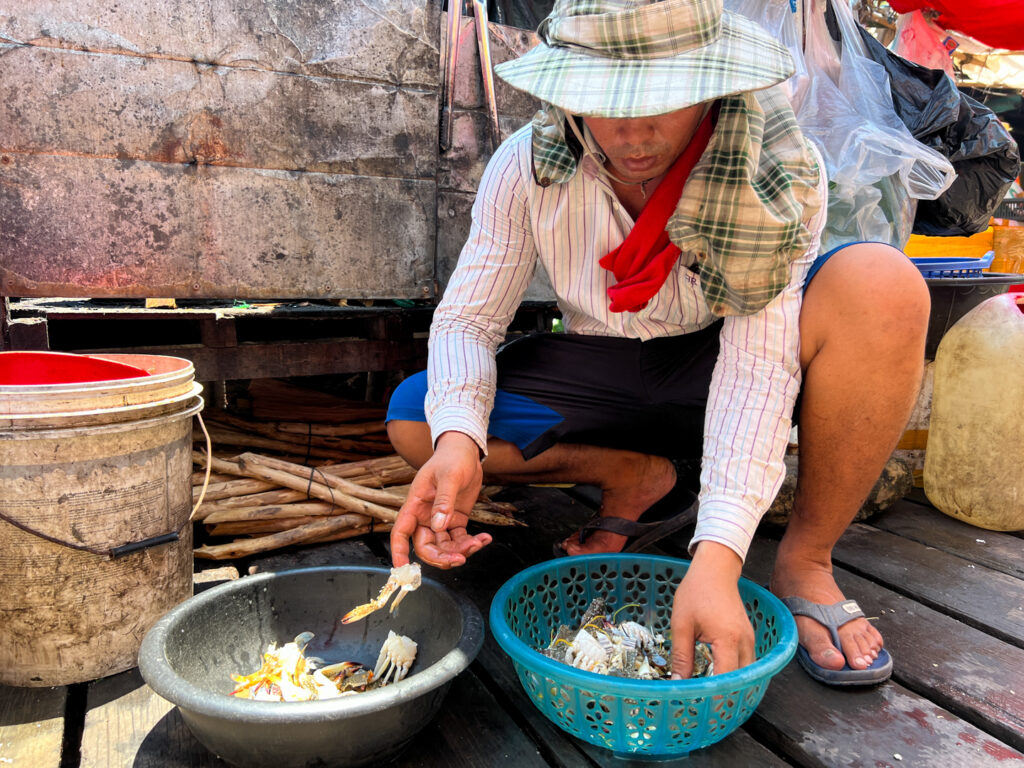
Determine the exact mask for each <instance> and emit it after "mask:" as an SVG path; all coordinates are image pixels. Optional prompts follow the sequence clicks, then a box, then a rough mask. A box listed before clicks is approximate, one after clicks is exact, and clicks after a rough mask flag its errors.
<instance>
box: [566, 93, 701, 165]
mask: <svg viewBox="0 0 1024 768" xmlns="http://www.w3.org/2000/svg"><path fill="white" fill-rule="evenodd" d="M703 114H704V105H703V104H695V105H693V106H692V107H685V108H684V109H679V110H676V111H675V112H667V113H665V114H663V115H654V116H652V117H624V118H612V117H584V118H583V121H584V122H585V123H586V124H587V127H588V128H589V129H590V132H591V133H592V134H593V135H594V139H595V140H596V141H597V143H598V144H599V145H600V147H601V150H602V151H603V152H604V154H605V155H606V156H607V158H608V161H607V163H605V165H606V167H607V168H608V170H609V171H611V173H612V174H613V175H615V176H617V177H618V178H620V179H622V180H623V181H646V180H647V179H652V178H655V177H657V176H661V175H662V174H663V173H665V171H667V170H668V169H669V167H670V166H671V165H672V163H673V162H675V160H676V158H677V157H679V155H680V153H682V151H683V150H684V149H685V148H686V145H687V144H689V142H690V138H691V137H692V136H693V134H694V131H696V130H697V124H698V123H699V122H700V119H701V116H702V115H703Z"/></svg>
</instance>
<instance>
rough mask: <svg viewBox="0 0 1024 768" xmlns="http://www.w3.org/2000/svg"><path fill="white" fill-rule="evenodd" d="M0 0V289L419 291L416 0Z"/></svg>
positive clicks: (425, 32)
mask: <svg viewBox="0 0 1024 768" xmlns="http://www.w3.org/2000/svg"><path fill="white" fill-rule="evenodd" d="M5 1H6V0H0V63H2V65H3V71H4V76H3V78H2V79H0V125H3V126H4V127H5V130H4V131H3V132H0V201H2V202H0V291H2V292H3V293H4V294H6V295H13V296H46V295H51V296H53V295H58V296H95V297H113V296H116V297H141V296H174V297H183V298H184V297H204V298H233V297H240V298H253V299H261V298H414V299H423V298H430V297H432V296H433V294H434V284H435V281H434V250H435V245H434V244H435V223H434V219H435V216H436V207H437V204H436V200H435V195H436V173H437V125H438V123H437V110H438V101H437V92H436V87H437V86H436V82H437V69H438V67H437V61H438V56H439V52H438V40H439V35H440V32H439V28H440V27H439V13H438V11H437V9H436V8H433V7H432V6H431V5H430V4H429V3H428V2H427V0H386V1H385V0H361V2H358V3H349V2H342V3H306V2H287V1H285V0H266V1H265V0H259V1H257V0H230V2H229V1H228V0H192V1H187V0H157V1H156V2H145V3H143V2H126V3H122V4H120V6H117V5H114V6H112V5H110V4H109V3H106V2H94V1H93V0H76V1H72V0H51V1H50V2H46V1H45V0H28V2H24V3H20V4H18V5H17V6H16V7H13V8H12V7H11V5H10V4H9V3H8V5H7V8H6V9H5V8H4V4H5ZM3 40H6V41H10V42H8V43H6V44H2V41H3Z"/></svg>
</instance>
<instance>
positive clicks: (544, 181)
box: [540, 176, 551, 187]
mask: <svg viewBox="0 0 1024 768" xmlns="http://www.w3.org/2000/svg"><path fill="white" fill-rule="evenodd" d="M540 185H541V186H542V187H550V186H551V179H549V178H548V177H547V176H545V177H544V178H543V179H541V180H540Z"/></svg>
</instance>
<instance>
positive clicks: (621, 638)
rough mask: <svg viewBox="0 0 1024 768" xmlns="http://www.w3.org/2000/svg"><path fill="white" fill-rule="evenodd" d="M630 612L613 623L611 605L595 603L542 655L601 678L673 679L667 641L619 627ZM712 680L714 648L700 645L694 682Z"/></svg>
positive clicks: (628, 625)
mask: <svg viewBox="0 0 1024 768" xmlns="http://www.w3.org/2000/svg"><path fill="white" fill-rule="evenodd" d="M631 607H636V606H635V604H632V603H631V604H629V605H624V606H622V608H620V609H619V610H617V611H615V612H614V613H612V614H611V615H610V617H609V611H608V605H607V603H606V602H605V601H604V600H603V599H602V598H600V597H598V598H595V599H594V600H593V601H591V603H590V605H589V606H588V608H587V610H586V612H585V613H584V614H583V619H582V620H581V621H580V625H579V627H578V628H576V629H573V628H571V627H569V626H568V625H565V624H563V625H561V626H560V627H559V628H558V631H557V632H556V633H555V636H554V638H552V640H551V642H550V643H549V644H548V646H547V648H544V649H543V650H541V653H543V654H544V655H545V656H547V657H549V658H552V659H555V660H556V661H561V662H562V663H564V664H568V665H569V666H571V667H575V668H576V669H583V670H586V671H588V672H597V673H598V674H601V675H612V676H615V677H629V678H633V679H638V680H666V679H668V678H670V677H671V675H672V663H671V658H672V657H671V654H670V653H669V649H668V644H667V642H666V640H665V637H664V636H663V635H661V634H659V633H657V632H653V631H652V630H650V629H649V628H648V627H646V626H645V625H643V624H640V623H639V622H636V621H621V622H617V621H616V618H617V617H618V615H619V613H621V612H622V611H624V610H625V609H627V608H631ZM713 674H714V664H713V662H712V659H711V646H709V645H708V644H707V643H704V642H698V643H697V644H696V647H695V651H694V660H693V674H692V676H693V677H709V676H710V675H713Z"/></svg>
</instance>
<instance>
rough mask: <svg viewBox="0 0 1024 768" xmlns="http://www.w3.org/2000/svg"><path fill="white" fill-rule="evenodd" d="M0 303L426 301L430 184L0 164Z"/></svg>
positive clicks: (134, 164)
mask: <svg viewBox="0 0 1024 768" xmlns="http://www.w3.org/2000/svg"><path fill="white" fill-rule="evenodd" d="M0 168H2V169H3V170H2V174H3V175H2V176H0V293H2V294H4V295H9V296H136V297H141V296H175V297H190V296H195V297H204V298H234V297H242V298H287V297H346V296H347V297H357V298H370V297H388V296H390V297H405V298H427V297H429V296H430V295H431V294H432V287H433V286H432V284H433V270H434V264H433V261H434V229H435V225H434V218H435V215H436V213H435V211H436V208H435V201H434V198H435V186H434V182H433V180H414V179H401V178H394V179H385V178H379V177H376V178H375V177H365V176H353V175H345V174H323V173H308V172H288V171H273V170H258V169H248V168H225V167H217V166H210V165H205V166H204V165H175V164H167V163H150V162H142V161H133V160H116V159H96V158H81V157H77V158H73V157H58V156H48V155H28V154H19V155H14V154H7V153H5V154H3V155H0Z"/></svg>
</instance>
